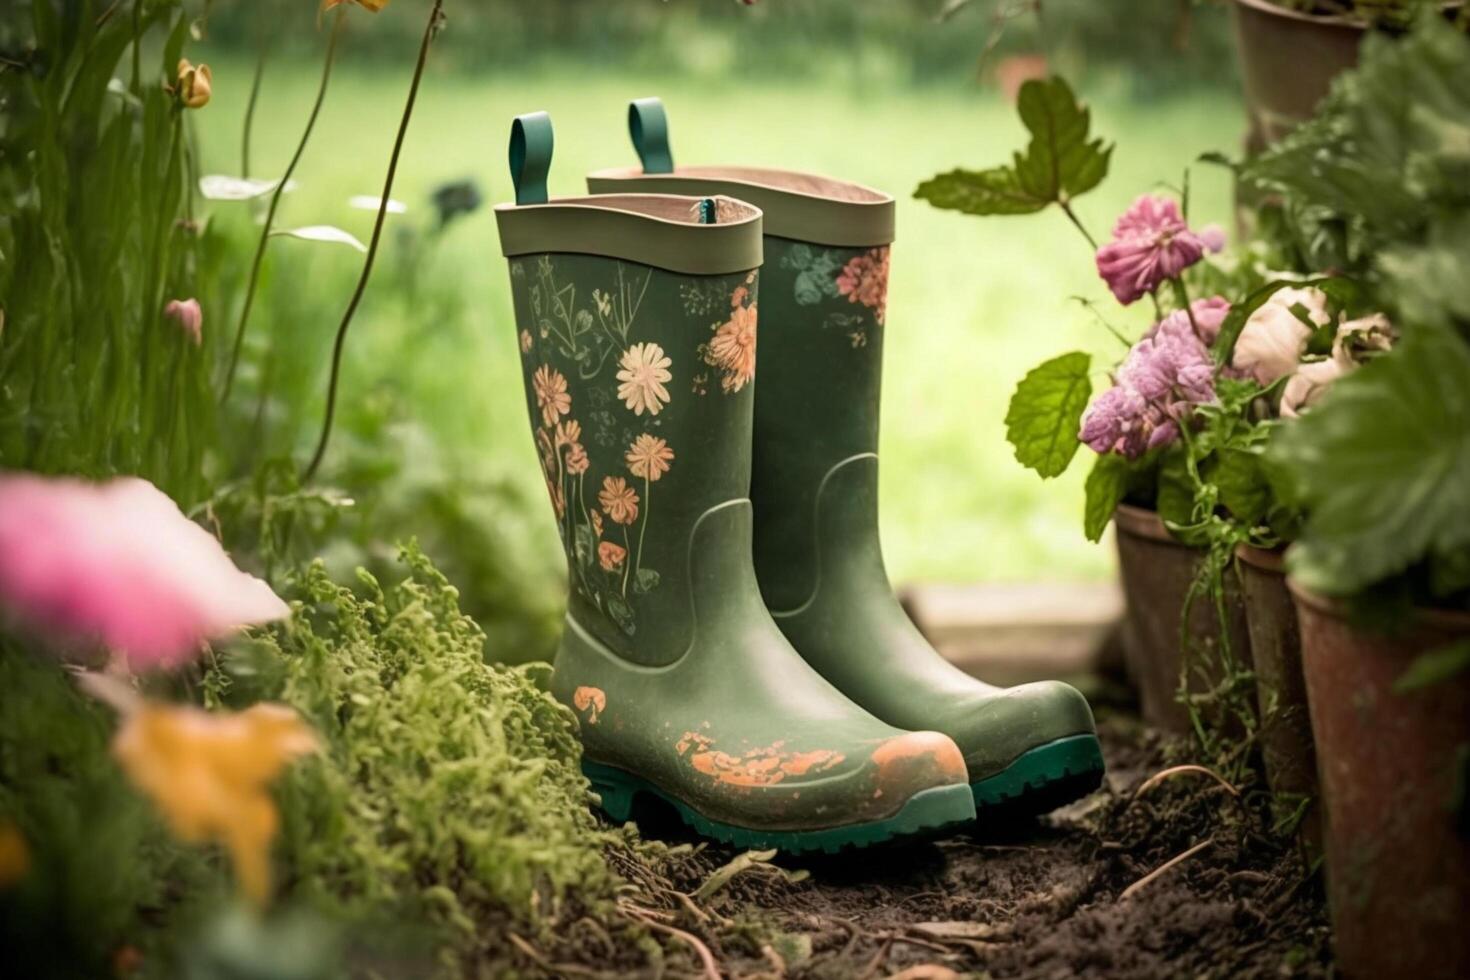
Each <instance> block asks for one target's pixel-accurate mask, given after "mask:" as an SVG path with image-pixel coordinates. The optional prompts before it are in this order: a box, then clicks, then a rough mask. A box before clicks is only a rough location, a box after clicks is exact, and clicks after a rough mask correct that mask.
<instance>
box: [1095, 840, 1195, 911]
mask: <svg viewBox="0 0 1470 980" xmlns="http://www.w3.org/2000/svg"><path fill="white" fill-rule="evenodd" d="M1213 843H1215V838H1213V837H1206V838H1205V839H1204V840H1202V841H1200V842H1199V843H1198V844H1196V845H1194V846H1193V847H1191V848H1190V849H1189V850H1187V851H1185V852H1184V853H1183V854H1176V855H1175V856H1174V857H1171V858H1170V859H1169V860H1167V861H1165V862H1164V863H1163V864H1161V865H1159V866H1158V867H1157V868H1154V869H1153V870H1152V871H1150V872H1149V873H1148V874H1146V875H1144V876H1143V877H1142V878H1139V879H1138V880H1137V881H1135V882H1134V883H1133V884H1131V885H1129V886H1128V887H1127V888H1125V889H1123V894H1121V895H1119V896H1118V901H1120V902H1122V901H1126V900H1128V899H1130V898H1132V897H1133V896H1134V895H1137V894H1138V893H1139V892H1140V891H1142V890H1143V889H1144V888H1146V887H1147V886H1148V884H1149V882H1151V881H1153V880H1154V879H1155V878H1158V877H1159V876H1160V875H1163V874H1164V873H1165V872H1167V871H1168V870H1169V869H1170V868H1172V867H1174V866H1175V865H1176V864H1179V863H1181V862H1183V861H1187V860H1189V859H1190V858H1192V857H1194V856H1195V855H1196V854H1198V853H1199V852H1200V851H1203V850H1204V849H1205V848H1207V847H1209V846H1210V845H1211V844H1213Z"/></svg>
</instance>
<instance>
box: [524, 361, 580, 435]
mask: <svg viewBox="0 0 1470 980" xmlns="http://www.w3.org/2000/svg"><path fill="white" fill-rule="evenodd" d="M531 387H532V388H533V389H534V390H535V392H536V406H537V407H538V408H540V409H541V418H542V419H543V420H544V421H545V422H546V424H547V425H555V424H556V420H557V419H559V418H561V417H562V416H563V415H565V414H567V413H568V412H570V411H571V410H572V396H571V395H570V394H568V393H567V379H566V378H564V377H562V374H561V372H560V371H558V370H556V369H555V368H553V367H551V366H550V365H548V364H543V365H541V366H540V367H538V368H537V369H536V373H535V374H534V375H533V376H532V377H531Z"/></svg>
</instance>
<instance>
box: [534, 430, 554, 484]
mask: <svg viewBox="0 0 1470 980" xmlns="http://www.w3.org/2000/svg"><path fill="white" fill-rule="evenodd" d="M536 448H537V449H539V450H540V451H541V472H543V473H545V474H546V478H547V479H548V480H550V479H552V478H553V477H555V476H556V449H555V447H553V446H552V444H551V436H550V435H548V434H547V432H546V430H545V429H537V430H536Z"/></svg>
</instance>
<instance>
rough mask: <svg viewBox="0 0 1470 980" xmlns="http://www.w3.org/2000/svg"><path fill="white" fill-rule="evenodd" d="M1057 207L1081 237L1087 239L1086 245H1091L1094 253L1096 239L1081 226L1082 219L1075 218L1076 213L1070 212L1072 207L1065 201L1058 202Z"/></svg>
mask: <svg viewBox="0 0 1470 980" xmlns="http://www.w3.org/2000/svg"><path fill="white" fill-rule="evenodd" d="M1057 205H1058V206H1059V207H1060V208H1061V209H1062V213H1063V214H1065V215H1066V216H1067V217H1068V219H1070V220H1071V222H1072V224H1074V225H1076V226H1077V230H1078V231H1080V232H1082V237H1083V238H1085V239H1087V244H1089V245H1091V246H1092V250H1093V251H1094V252H1096V251H1097V239H1095V238H1093V237H1092V233H1091V232H1089V231H1088V230H1087V227H1086V226H1085V225H1083V224H1082V219H1081V218H1079V217H1077V212H1076V211H1073V210H1072V205H1071V204H1070V203H1068V202H1067V201H1058V202H1057Z"/></svg>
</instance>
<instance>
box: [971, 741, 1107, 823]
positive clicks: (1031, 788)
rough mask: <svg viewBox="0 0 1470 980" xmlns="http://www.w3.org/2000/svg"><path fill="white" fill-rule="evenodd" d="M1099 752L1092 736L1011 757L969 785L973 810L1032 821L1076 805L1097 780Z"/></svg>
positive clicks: (1100, 761)
mask: <svg viewBox="0 0 1470 980" xmlns="http://www.w3.org/2000/svg"><path fill="white" fill-rule="evenodd" d="M1104 768H1105V767H1104V764H1103V756H1102V746H1101V745H1100V744H1099V743H1098V740H1097V736H1096V735H1069V736H1067V737H1066V738H1059V739H1057V740H1056V741H1055V742H1047V743H1046V744H1045V745H1038V746H1037V747H1036V748H1034V749H1029V750H1027V751H1025V752H1023V753H1021V755H1019V756H1017V757H1016V759H1015V761H1014V762H1012V763H1011V764H1010V765H1008V766H1006V767H1005V768H1004V769H1002V770H1001V771H1000V772H998V773H996V774H995V775H993V776H987V777H986V778H984V779H981V780H977V781H976V782H973V783H971V784H970V792H972V793H973V794H974V796H975V810H976V812H977V813H983V814H985V815H986V816H987V817H989V816H992V815H998V814H1002V813H1003V814H1007V815H1010V814H1014V815H1017V816H1022V815H1026V816H1034V815H1037V814H1042V813H1049V812H1051V811H1052V810H1055V809H1056V808H1057V807H1059V806H1062V805H1064V804H1067V803H1071V802H1072V801H1073V800H1077V799H1080V798H1082V797H1084V796H1086V795H1087V794H1088V793H1091V792H1092V791H1093V790H1095V789H1097V788H1098V786H1100V785H1101V784H1102V777H1103V770H1104Z"/></svg>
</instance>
